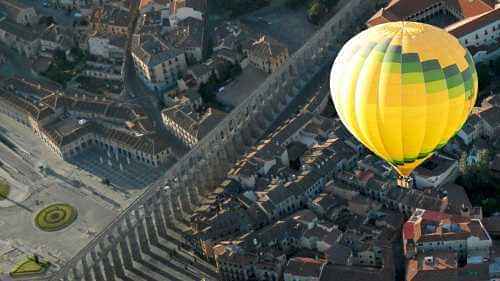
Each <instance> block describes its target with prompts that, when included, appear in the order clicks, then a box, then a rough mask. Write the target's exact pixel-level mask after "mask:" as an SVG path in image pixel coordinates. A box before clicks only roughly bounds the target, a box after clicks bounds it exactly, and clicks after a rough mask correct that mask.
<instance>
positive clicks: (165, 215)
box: [26, 0, 379, 281]
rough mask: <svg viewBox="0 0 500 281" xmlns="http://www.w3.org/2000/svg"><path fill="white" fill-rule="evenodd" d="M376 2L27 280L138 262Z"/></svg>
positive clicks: (96, 279) (327, 32)
mask: <svg viewBox="0 0 500 281" xmlns="http://www.w3.org/2000/svg"><path fill="white" fill-rule="evenodd" d="M377 2H379V1H375V0H350V1H349V3H348V4H346V5H345V6H344V7H343V8H342V10H340V11H339V12H337V14H336V15H335V16H334V17H333V18H332V19H330V20H329V21H328V22H327V23H326V24H325V25H324V26H323V27H322V28H321V29H320V30H319V31H318V32H316V33H315V34H314V35H313V36H312V38H310V39H309V40H308V42H306V44H304V46H302V48H301V49H299V50H298V51H297V52H295V53H294V54H293V55H292V57H291V58H290V59H289V60H288V61H287V63H286V64H285V65H283V66H282V67H281V68H280V70H279V71H277V72H275V73H273V74H271V75H270V76H269V77H268V78H267V79H266V81H265V82H264V83H263V84H262V85H261V86H260V87H259V88H258V89H257V90H255V91H254V92H253V93H252V94H251V95H250V96H249V97H248V98H247V99H246V100H245V101H244V102H243V103H242V104H240V105H239V106H238V107H237V108H235V109H234V110H233V111H232V112H231V113H230V114H229V115H228V116H227V117H226V118H225V119H224V120H223V121H222V122H221V123H220V124H219V125H218V126H217V127H216V128H215V129H213V130H212V131H211V132H210V133H209V134H208V135H207V136H206V137H205V138H204V139H202V140H201V141H200V142H199V143H198V144H197V145H196V146H195V147H194V148H193V149H192V150H191V151H190V152H189V153H187V154H186V155H185V156H183V158H182V159H180V160H179V161H178V162H177V163H176V164H175V165H174V166H172V167H171V168H170V169H169V170H168V171H166V172H165V174H164V175H163V176H162V177H161V178H160V179H158V180H157V181H156V182H155V183H153V184H152V185H151V186H148V187H147V188H146V189H145V191H144V193H143V194H141V195H140V196H139V197H138V198H136V199H135V200H134V201H133V202H132V203H131V204H130V205H129V207H128V208H126V209H125V210H124V211H123V212H122V213H121V214H120V215H118V216H117V217H116V218H115V219H114V220H113V221H112V222H111V223H110V224H109V225H108V226H107V227H105V228H104V229H103V231H102V232H101V233H99V234H98V235H97V236H96V237H95V238H94V239H93V240H91V241H90V242H89V243H88V244H87V245H86V246H85V247H84V248H82V249H81V250H80V251H79V252H78V253H77V254H76V255H75V256H74V257H73V258H71V259H70V260H69V261H68V262H67V263H66V264H65V265H64V266H63V267H62V268H61V269H60V270H59V271H58V272H56V273H54V274H53V275H51V276H48V277H44V278H28V279H26V280H49V281H56V280H57V281H59V280H85V281H104V280H106V281H114V280H116V279H117V277H118V276H123V275H124V274H125V272H126V270H127V269H131V268H132V267H133V261H134V260H140V259H141V253H140V252H139V251H132V250H131V249H141V251H145V252H147V251H148V249H149V247H150V243H154V242H157V241H158V239H159V237H166V229H167V228H166V225H167V221H169V220H172V219H175V220H180V219H181V218H182V217H183V216H185V213H190V212H191V209H192V206H196V205H198V204H199V202H200V197H201V195H202V194H203V193H205V192H207V191H208V190H209V188H210V187H213V186H214V185H216V184H217V183H220V181H221V180H222V179H223V178H224V176H225V175H226V173H227V171H228V170H229V168H230V167H231V165H232V164H233V163H235V161H236V160H237V158H238V157H239V156H240V155H242V154H243V153H244V152H245V151H246V149H247V148H249V147H250V146H251V145H253V144H254V142H256V141H257V140H258V139H260V138H261V137H262V136H263V134H264V132H265V130H264V129H263V128H268V126H269V125H270V124H271V123H272V122H273V121H274V120H275V118H276V117H277V116H278V114H279V113H280V112H281V111H282V110H283V109H284V108H285V107H286V106H287V104H288V103H289V102H290V101H291V100H293V98H294V97H295V96H297V95H298V94H299V92H300V89H301V88H302V86H303V85H304V84H305V82H306V81H308V80H309V79H311V78H312V77H313V76H314V75H315V74H316V73H317V72H318V71H319V70H320V68H321V67H320V66H321V65H322V64H324V63H325V62H331V61H332V60H333V56H334V54H335V50H338V49H339V47H340V46H341V45H342V44H343V43H344V42H345V41H346V40H348V39H349V38H350V37H351V36H353V35H354V34H355V32H356V31H357V28H358V27H359V24H360V23H362V22H363V21H364V20H366V19H367V18H368V17H369V16H370V15H371V14H372V13H373V12H374V11H375V6H376V5H377Z"/></svg>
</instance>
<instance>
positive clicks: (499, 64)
mask: <svg viewBox="0 0 500 281" xmlns="http://www.w3.org/2000/svg"><path fill="white" fill-rule="evenodd" d="M493 67H494V70H495V73H496V74H497V75H500V57H498V58H497V59H496V60H495V61H494V62H493Z"/></svg>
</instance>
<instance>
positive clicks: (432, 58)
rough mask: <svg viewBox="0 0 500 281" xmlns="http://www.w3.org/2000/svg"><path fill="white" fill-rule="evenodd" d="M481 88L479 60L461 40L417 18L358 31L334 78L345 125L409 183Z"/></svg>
mask: <svg viewBox="0 0 500 281" xmlns="http://www.w3.org/2000/svg"><path fill="white" fill-rule="evenodd" d="M477 87H478V82H477V73H476V69H475V67H474V62H473V60H472V57H471V55H470V54H469V52H468V51H467V50H466V49H465V48H464V47H462V46H461V45H460V43H459V41H458V40H457V39H456V38H455V37H453V36H452V35H450V34H449V33H448V32H446V31H445V30H443V29H440V28H437V27H434V26H432V25H428V24H423V23H416V22H391V23H386V24H381V25H377V26H374V27H372V28H369V29H367V30H365V31H363V32H361V33H359V34H358V35H356V36H355V37H353V38H352V39H351V40H349V41H348V42H347V43H346V44H345V45H344V46H343V47H342V49H341V51H340V52H339V54H338V56H337V58H336V59H335V62H334V64H333V67H332V71H331V76H330V88H331V95H332V99H333V102H334V105H335V108H336V110H337V113H338V115H339V118H340V120H341V121H342V123H343V124H344V125H345V126H346V127H347V129H348V130H349V131H350V132H351V133H352V135H353V136H354V137H355V138H356V139H358V140H359V141H360V142H361V143H362V144H363V145H364V146H366V147H367V148H368V149H369V150H371V151H372V152H373V153H374V154H376V155H377V156H379V157H380V158H382V159H384V160H385V161H387V162H388V163H390V164H391V165H392V166H393V167H394V169H395V170H396V171H397V172H398V174H399V182H406V183H408V182H409V181H410V177H409V176H410V174H411V172H412V171H413V170H414V169H415V168H416V167H417V166H418V165H420V164H421V163H422V162H423V161H425V160H426V159H427V158H428V157H430V156H431V155H432V154H433V153H434V152H435V151H436V150H438V149H440V148H441V147H443V146H444V145H445V144H446V143H447V142H448V141H449V139H450V138H451V137H453V136H454V135H455V134H456V133H457V132H458V131H459V130H460V128H461V127H462V126H463V124H464V123H465V121H466V120H467V117H468V115H469V113H470V111H471V109H472V107H473V106H474V103H475V101H476V97H477ZM401 180H402V181H401ZM400 186H401V184H400Z"/></svg>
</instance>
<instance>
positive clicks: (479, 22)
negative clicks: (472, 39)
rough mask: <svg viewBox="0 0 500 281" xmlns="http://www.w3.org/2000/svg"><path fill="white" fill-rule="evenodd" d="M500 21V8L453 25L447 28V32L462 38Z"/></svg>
mask: <svg viewBox="0 0 500 281" xmlns="http://www.w3.org/2000/svg"><path fill="white" fill-rule="evenodd" d="M499 19H500V6H499V7H497V8H495V9H493V10H489V11H486V12H484V13H481V14H479V15H476V16H474V17H470V18H467V19H465V20H462V21H459V22H457V23H454V24H452V25H449V26H448V27H446V31H448V32H449V33H451V34H453V35H455V37H458V38H459V37H462V36H464V35H466V34H468V33H470V32H473V31H475V30H478V29H480V28H482V27H484V26H487V25H489V24H491V23H493V22H495V21H498V20H499Z"/></svg>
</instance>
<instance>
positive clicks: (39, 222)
mask: <svg viewBox="0 0 500 281" xmlns="http://www.w3.org/2000/svg"><path fill="white" fill-rule="evenodd" d="M76 217H77V211H76V209H75V208H74V207H72V206H71V205H69V204H64V203H56V204H52V205H49V206H47V207H45V208H43V209H42V210H40V211H39V212H38V214H37V215H36V216H35V224H36V226H37V227H38V228H40V229H41V230H43V231H58V230H61V229H64V228H66V227H68V226H69V225H70V224H72V223H73V222H74V221H75V220H76Z"/></svg>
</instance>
